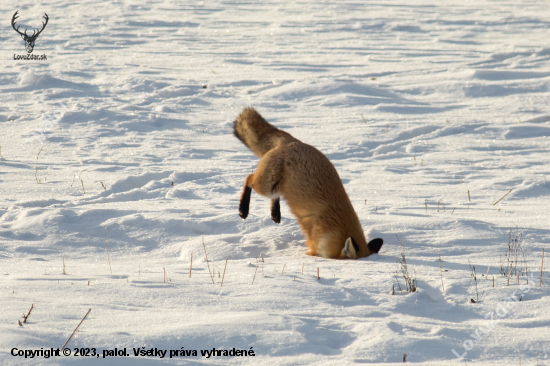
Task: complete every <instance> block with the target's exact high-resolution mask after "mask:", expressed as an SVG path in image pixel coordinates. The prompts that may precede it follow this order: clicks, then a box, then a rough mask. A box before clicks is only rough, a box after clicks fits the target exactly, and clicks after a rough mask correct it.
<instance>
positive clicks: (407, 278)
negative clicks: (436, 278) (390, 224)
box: [397, 237, 417, 292]
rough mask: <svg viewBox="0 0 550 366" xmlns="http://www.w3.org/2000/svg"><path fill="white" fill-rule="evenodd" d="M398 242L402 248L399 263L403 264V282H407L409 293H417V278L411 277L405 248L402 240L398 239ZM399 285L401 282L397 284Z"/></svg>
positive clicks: (406, 286)
mask: <svg viewBox="0 0 550 366" xmlns="http://www.w3.org/2000/svg"><path fill="white" fill-rule="evenodd" d="M397 240H398V241H399V245H400V246H401V259H400V260H399V261H398V263H399V264H401V267H400V269H401V275H402V277H403V280H404V282H405V288H406V289H407V292H416V289H417V288H416V278H414V277H413V276H411V275H410V273H409V268H408V267H407V259H406V258H405V248H404V247H403V244H402V243H401V239H400V238H399V237H397ZM397 283H398V284H399V282H397Z"/></svg>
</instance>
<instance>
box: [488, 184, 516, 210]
mask: <svg viewBox="0 0 550 366" xmlns="http://www.w3.org/2000/svg"><path fill="white" fill-rule="evenodd" d="M512 189H514V188H510V190H509V191H508V193H506V194H505V195H504V196H502V197H501V198H500V199H499V200H498V201H496V202H495V203H493V206H496V204H497V203H499V202H500V201H502V199H503V198H504V197H506V196H508V194H510V192H512Z"/></svg>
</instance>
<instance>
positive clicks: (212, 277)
mask: <svg viewBox="0 0 550 366" xmlns="http://www.w3.org/2000/svg"><path fill="white" fill-rule="evenodd" d="M202 247H203V248H204V256H205V258H206V264H207V266H208V273H209V274H210V278H211V279H212V284H213V285H214V284H215V283H214V276H213V275H212V272H211V271H210V263H208V255H207V254H206V245H204V237H203V238H202Z"/></svg>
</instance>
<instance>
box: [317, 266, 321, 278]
mask: <svg viewBox="0 0 550 366" xmlns="http://www.w3.org/2000/svg"><path fill="white" fill-rule="evenodd" d="M320 279H321V277H319V267H317V280H320Z"/></svg>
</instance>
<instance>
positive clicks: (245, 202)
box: [239, 174, 253, 219]
mask: <svg viewBox="0 0 550 366" xmlns="http://www.w3.org/2000/svg"><path fill="white" fill-rule="evenodd" d="M251 177H253V174H249V175H248V176H247V177H246V179H245V181H244V187H243V192H242V193H241V199H240V201H239V216H240V217H241V218H242V219H246V218H247V216H248V210H249V208H250V193H252V188H250V186H249V185H248V181H249V180H250V179H252V178H251Z"/></svg>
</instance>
